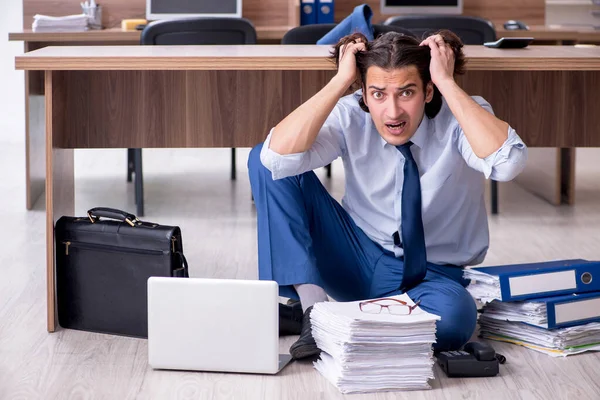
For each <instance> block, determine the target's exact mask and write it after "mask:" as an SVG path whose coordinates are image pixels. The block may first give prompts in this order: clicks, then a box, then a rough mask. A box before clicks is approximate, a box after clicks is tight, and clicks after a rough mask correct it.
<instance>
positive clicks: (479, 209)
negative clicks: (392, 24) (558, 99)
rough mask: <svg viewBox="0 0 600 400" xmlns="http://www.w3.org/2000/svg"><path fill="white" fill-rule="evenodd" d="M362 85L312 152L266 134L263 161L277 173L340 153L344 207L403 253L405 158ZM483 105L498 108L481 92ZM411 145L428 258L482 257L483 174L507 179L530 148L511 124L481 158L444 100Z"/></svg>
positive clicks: (462, 260) (471, 261)
mask: <svg viewBox="0 0 600 400" xmlns="http://www.w3.org/2000/svg"><path fill="white" fill-rule="evenodd" d="M360 95H361V91H360V90H359V91H357V92H355V93H354V94H350V95H348V96H345V97H343V98H341V99H340V100H339V101H338V103H337V104H336V106H335V108H334V109H333V111H332V112H331V114H330V115H329V117H328V118H327V120H326V122H325V124H324V125H323V127H322V128H321V130H320V132H319V134H318V136H317V139H316V141H315V143H314V144H313V146H312V147H311V148H310V149H309V150H308V151H306V152H303V153H296V154H289V155H280V154H277V153H276V152H274V151H273V150H271V149H270V148H269V144H270V140H271V135H272V130H271V132H270V133H269V135H268V136H267V139H266V140H265V144H264V146H263V148H262V152H261V161H262V163H263V164H264V166H265V167H266V168H267V169H269V170H270V171H271V173H272V176H273V179H281V178H285V177H288V176H294V175H299V174H302V173H304V172H307V171H311V170H313V169H316V168H319V167H323V166H325V165H327V164H329V163H331V162H332V161H333V160H335V159H337V158H338V157H342V160H343V163H344V169H345V175H346V191H345V194H344V197H343V199H342V206H343V207H344V209H345V210H346V211H347V212H348V213H349V214H350V216H351V217H352V219H353V220H354V222H355V223H356V225H358V226H359V227H360V228H361V229H362V230H363V231H364V232H365V233H366V234H367V236H369V237H370V238H371V240H373V241H375V242H377V243H379V244H380V245H381V246H382V247H383V248H385V249H387V250H390V251H392V252H394V253H395V255H396V256H397V257H400V256H402V254H403V250H402V248H401V247H399V246H395V245H394V241H393V236H392V235H393V234H394V232H396V231H399V232H401V227H400V223H401V220H402V219H401V206H400V205H401V199H402V183H403V167H404V157H403V156H402V155H401V154H400V152H399V151H398V150H397V149H396V148H395V147H394V146H392V145H390V144H388V143H387V142H386V141H385V140H383V138H382V137H381V136H380V135H379V133H378V132H377V129H376V127H375V124H374V123H373V120H372V119H371V115H370V114H369V113H366V112H364V111H363V110H362V109H361V108H360V107H359V105H358V101H357V96H360ZM473 100H475V101H476V102H477V103H478V104H480V105H481V106H482V107H483V108H485V109H486V110H488V111H489V112H491V113H493V111H492V108H491V106H490V105H489V104H488V103H487V102H486V101H485V100H484V99H483V98H481V97H477V96H474V97H473ZM411 141H412V142H413V143H414V144H413V146H411V150H412V154H413V157H414V159H415V161H416V162H417V165H418V167H419V175H420V177H421V191H422V207H423V226H424V230H425V245H426V248H427V261H428V262H431V263H435V264H441V265H445V264H451V265H457V266H467V265H476V264H479V263H481V262H482V261H483V260H484V258H485V255H486V253H487V250H488V247H489V231H488V221H487V212H486V208H485V201H484V187H485V181H484V179H483V176H485V178H491V179H494V180H496V181H508V180H511V179H513V178H514V177H515V176H516V175H518V174H519V173H520V172H521V171H522V170H523V168H524V167H525V163H526V161H527V147H526V146H525V144H524V143H523V141H522V140H521V138H520V137H519V136H518V135H517V133H516V132H515V130H514V129H513V128H511V127H509V129H508V138H507V139H506V141H505V142H504V144H503V145H502V147H501V148H500V149H499V150H498V151H496V152H495V153H493V154H491V155H490V156H488V157H486V158H485V159H482V158H479V157H477V156H476V155H475V154H474V153H473V150H472V149H471V146H470V144H469V142H468V141H467V138H466V136H465V134H464V132H463V130H462V128H461V127H460V125H459V124H458V121H457V120H456V118H455V117H454V115H453V114H452V112H451V111H450V108H449V107H448V105H447V104H446V102H445V101H443V104H442V108H441V110H440V112H439V113H438V114H437V115H436V116H435V118H433V119H430V118H428V117H427V116H424V117H423V120H422V122H421V124H420V125H419V127H418V129H417V131H416V132H415V134H414V136H413V137H412V138H411Z"/></svg>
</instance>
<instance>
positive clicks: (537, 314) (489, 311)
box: [483, 300, 548, 329]
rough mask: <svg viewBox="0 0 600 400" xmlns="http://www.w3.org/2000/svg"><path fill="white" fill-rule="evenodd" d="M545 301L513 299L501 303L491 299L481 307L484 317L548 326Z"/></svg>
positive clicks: (541, 326) (542, 326)
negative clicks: (512, 300)
mask: <svg viewBox="0 0 600 400" xmlns="http://www.w3.org/2000/svg"><path fill="white" fill-rule="evenodd" d="M546 308H547V307H546V303H545V302H541V301H535V300H530V301H515V302H510V303H503V302H501V301H497V300H496V301H492V302H491V303H488V304H486V305H485V307H484V308H483V312H484V314H485V316H486V317H489V318H493V319H499V320H502V321H514V322H525V323H527V324H530V325H535V326H539V327H540V328H546V329H547V328H548V313H547V310H546Z"/></svg>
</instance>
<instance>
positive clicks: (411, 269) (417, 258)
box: [396, 142, 427, 290]
mask: <svg viewBox="0 0 600 400" xmlns="http://www.w3.org/2000/svg"><path fill="white" fill-rule="evenodd" d="M411 145H412V142H407V143H405V144H403V145H400V146H396V148H397V149H398V151H400V153H402V155H403V156H404V158H405V162H404V183H403V185H402V247H403V249H404V275H403V277H402V286H401V288H403V290H406V289H407V288H410V287H412V286H414V285H416V284H418V283H419V282H421V281H422V280H423V278H425V273H426V272H427V253H426V250H425V233H424V231H423V217H422V215H421V181H420V179H419V167H417V163H416V162H415V159H414V158H413V156H412V153H411V151H410V146H411Z"/></svg>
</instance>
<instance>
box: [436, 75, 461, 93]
mask: <svg viewBox="0 0 600 400" xmlns="http://www.w3.org/2000/svg"><path fill="white" fill-rule="evenodd" d="M435 86H436V87H437V88H438V90H439V91H440V93H441V94H442V96H446V94H447V93H448V92H449V91H451V90H452V89H454V88H456V87H457V86H458V84H457V83H456V81H455V80H454V79H452V77H449V78H446V79H442V80H441V81H439V82H437V83H435Z"/></svg>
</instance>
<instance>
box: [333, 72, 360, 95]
mask: <svg viewBox="0 0 600 400" xmlns="http://www.w3.org/2000/svg"><path fill="white" fill-rule="evenodd" d="M354 81H355V79H349V78H347V77H345V76H343V75H340V74H336V75H335V76H334V77H333V78H331V83H332V84H334V85H335V86H336V88H339V89H340V90H342V92H345V91H346V90H348V88H350V86H351V85H352V83H353V82H354Z"/></svg>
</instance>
